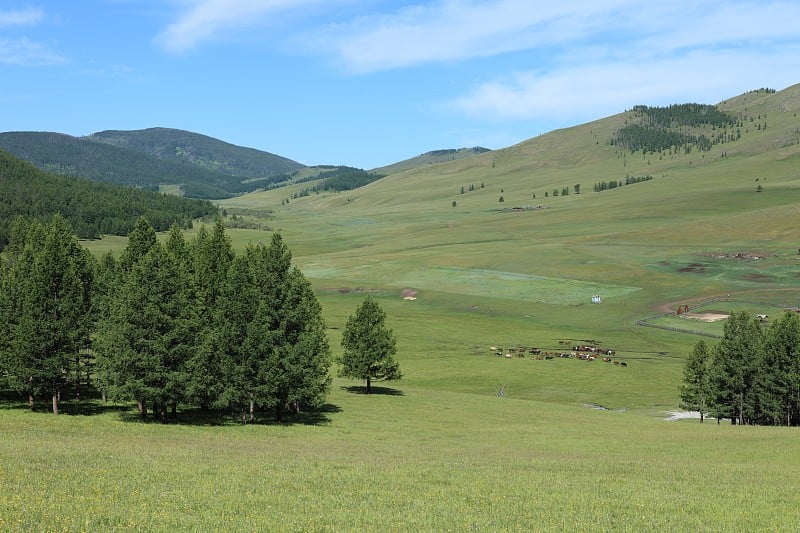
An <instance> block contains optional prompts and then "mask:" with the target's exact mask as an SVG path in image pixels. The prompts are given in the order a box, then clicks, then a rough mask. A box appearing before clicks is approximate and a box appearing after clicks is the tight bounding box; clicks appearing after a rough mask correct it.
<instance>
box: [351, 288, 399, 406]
mask: <svg viewBox="0 0 800 533" xmlns="http://www.w3.org/2000/svg"><path fill="white" fill-rule="evenodd" d="M385 320H386V313H384V311H383V309H381V306H380V305H379V304H378V302H376V301H375V300H373V299H372V298H371V297H370V296H367V297H366V298H365V299H364V302H363V303H362V304H361V305H360V306H359V307H358V309H356V312H355V314H354V315H351V316H350V318H348V320H347V324H346V326H345V328H344V334H343V337H342V347H343V348H344V353H343V354H342V356H341V357H340V358H339V363H340V364H341V365H342V367H341V369H340V372H339V375H340V376H343V377H349V378H354V379H363V380H366V382H367V394H369V393H371V392H372V382H373V381H382V380H396V379H400V378H401V377H402V374H401V373H400V367H399V365H398V363H397V361H395V359H394V354H395V353H396V351H397V347H396V345H397V341H396V339H395V337H394V334H393V333H392V330H391V329H387V328H386V325H385Z"/></svg>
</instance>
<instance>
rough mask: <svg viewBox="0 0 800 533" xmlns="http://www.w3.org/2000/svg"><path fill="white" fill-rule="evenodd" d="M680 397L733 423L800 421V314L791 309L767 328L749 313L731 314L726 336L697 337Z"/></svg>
mask: <svg viewBox="0 0 800 533" xmlns="http://www.w3.org/2000/svg"><path fill="white" fill-rule="evenodd" d="M681 401H682V405H683V407H685V408H687V409H692V410H696V411H700V413H701V414H703V415H705V414H711V415H712V416H714V417H716V418H717V419H720V418H730V419H731V423H734V424H736V423H738V424H762V425H787V426H798V425H800V315H798V313H795V312H791V311H787V312H786V313H784V315H783V316H782V317H780V318H779V319H777V320H774V321H773V322H772V323H771V324H770V325H769V327H768V328H764V327H762V322H761V320H760V319H758V318H753V317H752V316H750V315H749V314H748V313H747V312H744V311H742V312H739V313H733V314H731V316H730V317H729V318H728V320H727V322H726V324H725V329H724V334H723V337H722V340H721V341H720V342H719V343H718V344H716V345H715V346H713V347H711V348H709V347H708V346H707V345H706V343H705V341H702V340H701V341H699V342H698V343H697V344H696V345H695V347H694V349H693V350H692V353H691V354H690V355H689V357H688V358H687V360H686V363H685V367H684V379H683V383H682V385H681ZM701 420H702V419H701Z"/></svg>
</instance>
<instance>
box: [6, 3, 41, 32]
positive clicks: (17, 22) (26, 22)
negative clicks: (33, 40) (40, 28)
mask: <svg viewBox="0 0 800 533" xmlns="http://www.w3.org/2000/svg"><path fill="white" fill-rule="evenodd" d="M43 18H44V12H43V11H42V10H41V9H37V8H28V9H19V10H0V28H2V27H5V26H33V25H35V24H39V23H40V22H41V21H42V19H43Z"/></svg>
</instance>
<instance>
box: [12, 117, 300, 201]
mask: <svg viewBox="0 0 800 533" xmlns="http://www.w3.org/2000/svg"><path fill="white" fill-rule="evenodd" d="M0 149H3V150H6V151H8V152H10V153H12V154H14V155H15V156H17V157H19V158H21V159H24V160H26V161H28V162H30V163H32V164H34V165H35V166H37V167H39V168H41V169H43V170H47V171H50V172H54V173H57V174H62V175H69V176H75V177H81V178H86V179H90V180H92V181H99V182H107V183H115V184H119V185H128V186H134V187H141V188H144V189H149V190H158V189H159V187H160V186H162V185H176V186H178V187H180V189H181V191H182V192H183V194H184V195H186V196H190V197H194V198H204V199H218V198H228V197H231V196H234V195H236V194H241V193H244V192H250V191H253V190H256V189H258V188H262V187H266V186H268V185H270V184H271V183H273V182H274V181H275V180H280V179H285V175H286V174H287V173H288V172H291V171H294V170H298V169H302V168H304V165H302V164H300V163H297V162H294V161H291V160H289V159H286V158H284V157H280V156H276V155H274V154H270V153H268V152H260V151H258V150H254V149H251V148H242V147H239V146H235V145H232V144H229V143H225V142H223V141H219V140H216V139H212V138H211V137H207V136H204V135H200V134H196V133H191V132H184V131H181V130H169V129H166V128H152V129H150V130H137V131H130V132H126V131H107V132H99V133H96V134H93V135H90V136H87V137H73V136H70V135H65V134H62V133H54V132H6V133H0Z"/></svg>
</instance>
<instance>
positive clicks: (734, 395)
mask: <svg viewBox="0 0 800 533" xmlns="http://www.w3.org/2000/svg"><path fill="white" fill-rule="evenodd" d="M761 344H762V334H761V329H760V327H759V325H758V322H756V321H755V320H754V319H753V318H752V317H751V316H750V315H749V314H748V313H747V312H746V311H741V312H739V313H732V314H731V315H730V317H729V318H728V319H727V321H726V322H725V327H724V330H723V336H722V340H721V341H720V342H719V343H718V344H717V345H716V347H715V350H714V358H713V363H712V367H711V368H712V370H711V375H710V377H711V388H712V391H713V395H714V398H713V408H714V411H715V412H714V414H715V415H716V416H717V418H720V417H723V418H730V419H731V423H733V424H735V423H737V422H738V423H739V424H744V423H746V422H747V421H748V419H749V418H750V416H752V415H753V414H754V409H755V406H754V399H755V398H754V395H753V392H754V390H753V381H754V378H755V375H756V370H757V363H758V354H759V352H760V350H761Z"/></svg>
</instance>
